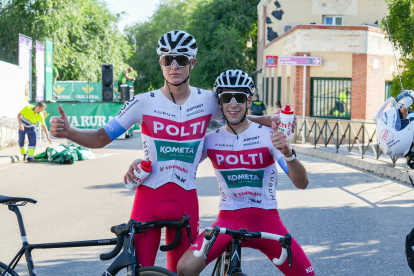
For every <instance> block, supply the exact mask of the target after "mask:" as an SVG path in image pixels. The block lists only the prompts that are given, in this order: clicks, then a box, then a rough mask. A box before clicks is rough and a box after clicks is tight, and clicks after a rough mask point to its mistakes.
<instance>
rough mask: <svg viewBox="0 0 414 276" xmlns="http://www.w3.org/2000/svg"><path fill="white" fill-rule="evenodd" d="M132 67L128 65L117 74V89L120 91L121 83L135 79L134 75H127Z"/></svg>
mask: <svg viewBox="0 0 414 276" xmlns="http://www.w3.org/2000/svg"><path fill="white" fill-rule="evenodd" d="M132 70H133V69H132V67H129V68H128V69H125V70H123V71H122V72H121V74H119V77H118V91H121V90H120V89H121V84H125V83H126V81H127V80H132V81H135V78H134V77H130V76H128V73H131V72H132Z"/></svg>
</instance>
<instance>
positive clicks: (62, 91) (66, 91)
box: [53, 81, 73, 102]
mask: <svg viewBox="0 0 414 276" xmlns="http://www.w3.org/2000/svg"><path fill="white" fill-rule="evenodd" d="M72 89H73V82H71V81H58V82H57V83H56V85H55V87H54V88H53V91H54V92H55V94H56V95H57V96H58V100H59V102H68V101H70V102H72V101H73V91H72Z"/></svg>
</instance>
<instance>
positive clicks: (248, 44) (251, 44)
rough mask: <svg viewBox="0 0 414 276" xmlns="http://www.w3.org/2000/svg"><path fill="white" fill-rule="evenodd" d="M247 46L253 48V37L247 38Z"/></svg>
mask: <svg viewBox="0 0 414 276" xmlns="http://www.w3.org/2000/svg"><path fill="white" fill-rule="evenodd" d="M246 47H247V48H248V49H251V48H253V41H252V39H251V38H249V39H248V40H247V44H246Z"/></svg>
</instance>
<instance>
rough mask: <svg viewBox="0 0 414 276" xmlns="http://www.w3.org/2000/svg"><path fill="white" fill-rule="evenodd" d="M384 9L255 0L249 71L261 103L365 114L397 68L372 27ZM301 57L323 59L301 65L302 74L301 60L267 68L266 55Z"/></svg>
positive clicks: (365, 1)
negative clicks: (255, 27) (254, 40)
mask: <svg viewBox="0 0 414 276" xmlns="http://www.w3.org/2000/svg"><path fill="white" fill-rule="evenodd" d="M384 5H385V4H384ZM384 9H385V7H384ZM384 9H383V8H382V7H381V2H380V0H342V1H336V0H278V1H275V0H262V1H261V2H260V3H259V5H258V15H259V16H258V30H257V38H258V39H257V43H258V45H257V71H256V74H257V75H256V76H257V84H258V85H257V86H258V91H259V93H260V94H261V96H262V97H261V98H262V100H263V102H265V104H267V106H268V109H270V110H272V107H274V106H275V102H276V101H278V100H279V101H281V104H282V106H285V105H286V104H290V105H291V106H293V108H294V109H295V111H296V114H297V115H298V116H302V115H303V114H306V116H312V117H323V118H329V117H331V118H342V119H358V120H371V119H372V118H373V117H374V116H375V113H376V112H377V110H378V108H379V107H380V106H381V105H382V103H383V102H384V100H385V98H386V94H387V93H388V94H389V92H388V91H389V89H390V87H391V81H392V79H393V75H394V74H396V73H397V66H396V61H395V58H394V52H393V48H392V45H391V43H390V42H389V40H388V39H387V38H386V33H385V32H384V31H382V30H381V29H380V28H379V26H378V23H379V22H380V21H381V19H382V18H383V16H384V12H383V11H384ZM304 55H306V56H312V57H321V58H322V62H321V64H320V66H307V68H306V76H305V78H304V66H294V65H278V67H276V68H267V67H266V56H277V57H281V56H304ZM399 56H400V54H399V53H398V52H396V57H397V62H399V61H398V58H399ZM304 83H306V86H305V87H304ZM304 88H305V90H306V91H305V93H306V94H305V95H306V110H305V112H303V95H304Z"/></svg>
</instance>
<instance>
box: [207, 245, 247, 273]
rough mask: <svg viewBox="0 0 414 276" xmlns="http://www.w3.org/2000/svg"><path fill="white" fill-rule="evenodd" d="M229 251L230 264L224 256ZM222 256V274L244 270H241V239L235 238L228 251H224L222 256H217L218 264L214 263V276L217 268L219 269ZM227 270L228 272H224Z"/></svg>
mask: <svg viewBox="0 0 414 276" xmlns="http://www.w3.org/2000/svg"><path fill="white" fill-rule="evenodd" d="M227 253H229V255H228V258H229V261H228V264H226V258H225V257H223V256H226V254H227ZM220 258H222V264H221V272H222V275H232V274H233V273H236V272H242V270H241V241H240V240H235V239H233V240H232V241H231V243H230V244H229V246H228V247H227V250H226V252H224V253H223V255H222V256H220V257H219V258H217V261H216V264H215V265H214V270H213V273H212V274H211V275H212V276H213V275H214V273H215V272H216V269H218V264H219V263H220ZM227 270H228V271H227ZM226 272H227V274H224V273H226Z"/></svg>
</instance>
